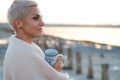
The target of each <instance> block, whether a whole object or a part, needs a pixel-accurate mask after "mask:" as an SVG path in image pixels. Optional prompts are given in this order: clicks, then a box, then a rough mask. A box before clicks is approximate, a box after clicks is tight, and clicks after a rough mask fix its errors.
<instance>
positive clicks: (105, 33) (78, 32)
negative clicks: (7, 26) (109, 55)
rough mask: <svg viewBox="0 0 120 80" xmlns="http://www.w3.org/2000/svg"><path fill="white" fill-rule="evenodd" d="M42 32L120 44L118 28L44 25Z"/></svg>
mask: <svg viewBox="0 0 120 80" xmlns="http://www.w3.org/2000/svg"><path fill="white" fill-rule="evenodd" d="M44 34H47V35H53V36H57V37H61V38H64V39H72V40H87V41H93V42H98V43H105V44H109V45H115V46H120V37H119V36H120V28H103V27H102V28H98V27H69V28H68V27H44Z"/></svg>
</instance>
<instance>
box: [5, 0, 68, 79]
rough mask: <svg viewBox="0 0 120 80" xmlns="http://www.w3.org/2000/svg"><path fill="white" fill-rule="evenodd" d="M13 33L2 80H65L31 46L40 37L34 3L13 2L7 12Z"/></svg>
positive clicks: (39, 25) (38, 51) (40, 17)
mask: <svg viewBox="0 0 120 80" xmlns="http://www.w3.org/2000/svg"><path fill="white" fill-rule="evenodd" d="M8 21H9V23H10V25H11V26H12V28H13V29H14V31H15V35H12V36H11V37H10V41H9V45H8V48H7V51H6V55H5V58H4V65H3V68H4V70H3V73H4V74H3V75H4V76H3V78H4V80H68V77H66V76H64V75H62V74H61V73H59V72H57V71H56V70H55V69H53V68H52V67H51V66H50V65H49V64H47V62H46V61H45V60H44V56H45V55H44V53H43V51H42V50H41V49H40V48H39V47H38V46H37V45H36V44H34V43H33V39H34V38H36V37H41V34H42V26H44V22H43V21H42V16H41V14H40V11H39V9H38V7H37V3H36V2H35V1H29V0H15V1H14V2H13V3H12V5H11V6H10V8H9V10H8Z"/></svg>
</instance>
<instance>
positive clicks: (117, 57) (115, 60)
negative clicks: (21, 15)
mask: <svg viewBox="0 0 120 80" xmlns="http://www.w3.org/2000/svg"><path fill="white" fill-rule="evenodd" d="M1 33H2V34H3V33H4V34H3V35H2V34H0V37H1V36H2V38H1V39H0V41H3V42H4V44H5V43H7V42H8V40H9V38H4V37H3V36H4V35H5V36H6V37H7V35H8V37H9V36H10V35H9V33H7V32H4V31H3V32H1ZM43 34H45V35H49V36H54V37H57V38H62V39H64V40H67V41H64V46H63V48H64V51H63V53H65V55H64V56H65V57H66V58H65V59H66V63H67V54H66V53H67V50H68V48H67V47H66V46H67V45H69V46H71V47H72V48H73V51H74V52H73V53H75V52H76V50H79V51H80V53H81V55H82V73H75V70H74V69H72V70H69V69H64V70H63V71H62V72H65V73H66V72H67V73H68V74H69V75H70V80H102V69H101V64H106V63H107V64H109V72H108V76H109V79H108V80H120V27H89V26H88V27H87V26H85V27H76V26H70V27H69V26H50V27H48V26H45V27H43ZM69 40H70V41H69ZM71 40H72V41H71ZM75 41H78V42H75ZM79 41H89V42H93V43H96V45H95V46H89V45H87V44H86V43H82V44H81V43H79ZM0 43H2V42H0ZM100 44H105V45H107V48H103V47H100ZM2 45H3V44H2ZM0 50H3V51H1V52H2V54H3V53H5V49H2V48H1V47H0ZM0 54H1V53H0ZM101 54H102V55H104V57H101ZM89 55H92V56H93V62H92V64H93V69H94V78H91V79H88V78H87V75H88V63H89V59H88V57H89ZM2 59H3V58H1V56H0V80H3V63H2V62H3V60H2ZM74 59H75V58H74ZM65 66H67V65H66V64H65Z"/></svg>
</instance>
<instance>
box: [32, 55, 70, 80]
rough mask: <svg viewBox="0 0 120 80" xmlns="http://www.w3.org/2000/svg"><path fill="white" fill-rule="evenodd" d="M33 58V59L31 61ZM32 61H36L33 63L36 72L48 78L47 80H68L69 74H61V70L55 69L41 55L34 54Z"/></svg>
mask: <svg viewBox="0 0 120 80" xmlns="http://www.w3.org/2000/svg"><path fill="white" fill-rule="evenodd" d="M31 60H32V61H31ZM31 60H30V61H31V62H32V63H34V65H32V66H33V67H35V68H33V69H34V71H37V73H35V74H36V75H38V73H40V74H39V75H40V76H42V77H43V78H46V80H68V79H69V78H68V76H66V75H64V74H61V73H60V72H57V71H56V70H55V69H53V68H52V67H51V66H50V65H49V64H48V63H47V62H46V61H45V60H44V59H42V58H41V57H40V56H39V55H33V56H32V57H31Z"/></svg>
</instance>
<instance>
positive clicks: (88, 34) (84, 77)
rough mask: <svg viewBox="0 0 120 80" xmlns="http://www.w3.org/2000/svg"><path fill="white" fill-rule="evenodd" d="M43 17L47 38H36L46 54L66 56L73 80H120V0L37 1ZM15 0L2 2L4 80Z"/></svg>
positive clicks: (0, 34)
mask: <svg viewBox="0 0 120 80" xmlns="http://www.w3.org/2000/svg"><path fill="white" fill-rule="evenodd" d="M35 1H37V2H38V4H39V8H40V11H41V13H42V16H43V21H44V22H45V23H46V25H45V26H44V31H43V37H42V38H38V39H35V41H34V42H35V43H36V44H38V45H39V46H40V47H41V48H42V50H43V51H44V50H45V49H47V48H55V49H57V50H58V51H59V52H60V53H61V54H63V55H64V64H65V67H64V69H63V72H68V73H69V75H70V78H71V80H119V79H120V37H119V36H120V15H119V14H120V11H119V7H120V5H119V0H35ZM12 2H13V0H2V1H0V80H2V79H3V60H4V55H5V52H6V49H7V45H8V40H9V37H10V36H11V35H12V34H13V31H12V30H11V28H10V26H9V25H8V22H7V16H6V15H7V10H8V8H9V6H10V5H11V3H12Z"/></svg>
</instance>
